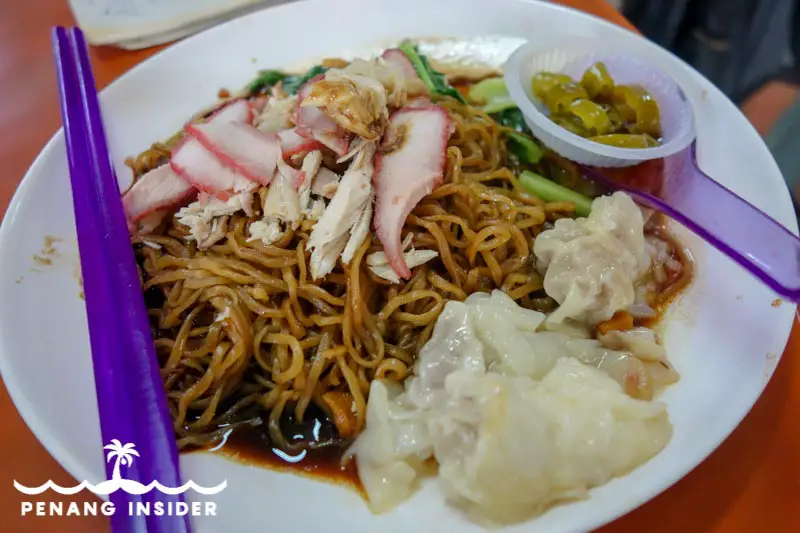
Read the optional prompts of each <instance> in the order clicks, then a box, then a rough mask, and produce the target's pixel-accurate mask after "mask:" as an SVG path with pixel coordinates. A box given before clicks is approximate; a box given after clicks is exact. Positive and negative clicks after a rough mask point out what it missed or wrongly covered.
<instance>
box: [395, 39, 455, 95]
mask: <svg viewBox="0 0 800 533" xmlns="http://www.w3.org/2000/svg"><path fill="white" fill-rule="evenodd" d="M400 50H401V51H402V52H403V53H404V54H405V55H406V57H408V60H409V61H411V64H412V65H414V70H416V71H417V74H418V75H419V77H420V79H422V81H423V82H424V83H425V86H427V87H428V91H429V92H430V93H431V96H452V97H453V98H455V99H456V100H458V101H459V102H461V103H462V104H466V101H465V100H464V97H463V96H461V93H460V92H458V90H456V89H455V88H453V86H452V85H450V84H449V83H447V78H445V76H444V74H442V73H441V72H437V71H436V70H434V69H433V67H431V65H430V63H428V58H427V57H425V56H424V55H422V54H420V53H419V49H418V48H417V46H416V45H414V44H413V43H412V42H411V41H403V42H402V43H401V44H400Z"/></svg>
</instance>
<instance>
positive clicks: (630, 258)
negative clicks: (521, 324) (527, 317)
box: [533, 193, 650, 327]
mask: <svg viewBox="0 0 800 533" xmlns="http://www.w3.org/2000/svg"><path fill="white" fill-rule="evenodd" d="M642 225H643V221H642V213H641V210H640V209H639V208H638V207H637V206H636V204H634V203H633V200H631V199H630V197H629V196H628V195H626V194H624V193H615V194H613V195H612V196H604V197H601V198H597V199H596V200H595V201H594V202H593V203H592V212H591V214H590V215H589V216H588V217H587V218H580V219H575V220H573V219H561V220H558V221H556V223H555V226H554V227H553V229H551V230H547V231H543V232H542V233H541V234H540V235H539V236H538V237H536V240H535V241H534V246H533V251H534V254H535V255H536V259H537V267H538V268H539V270H540V271H541V272H544V289H545V292H547V294H548V295H550V296H551V297H552V298H553V299H555V300H556V301H557V302H558V303H559V304H561V305H560V306H559V308H558V309H556V311H555V312H554V313H553V314H552V315H550V317H549V318H548V320H547V324H548V326H553V325H555V326H556V327H557V326H558V324H560V323H562V322H564V321H565V320H567V319H569V320H573V321H576V322H580V323H584V324H587V325H590V326H593V325H595V324H597V323H599V322H602V321H604V320H608V319H609V318H611V316H612V315H613V314H614V313H615V312H616V311H619V310H621V309H625V308H627V307H628V306H630V305H631V304H632V303H633V301H634V299H635V292H634V283H635V281H636V280H637V279H639V278H640V277H641V276H642V275H644V274H645V272H647V270H648V268H649V267H650V256H649V254H648V253H647V250H646V248H645V240H644V232H643V229H642Z"/></svg>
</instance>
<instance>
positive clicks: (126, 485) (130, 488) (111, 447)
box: [14, 439, 228, 496]
mask: <svg viewBox="0 0 800 533" xmlns="http://www.w3.org/2000/svg"><path fill="white" fill-rule="evenodd" d="M103 450H107V453H106V462H107V463H110V462H111V460H112V459H113V460H114V468H113V471H112V472H111V479H107V480H105V481H102V482H100V483H98V484H97V485H93V484H91V483H89V482H88V481H86V480H84V481H81V482H80V483H79V484H78V485H75V486H74V487H62V486H60V485H56V484H55V483H53V480H52V479H48V480H47V482H46V483H44V484H42V485H40V486H38V487H27V486H25V485H22V484H21V483H18V482H17V481H16V480H14V488H16V489H17V490H18V491H20V492H22V493H23V494H28V495H31V496H33V495H36V494H41V493H43V492H45V491H47V490H53V491H55V492H57V493H59V494H63V495H71V494H76V493H78V492H80V491H82V490H84V489H88V490H89V491H91V492H93V493H95V494H97V495H98V496H104V495H107V494H112V493H114V492H116V491H118V490H122V491H123V492H127V493H128V494H147V493H148V492H150V491H151V490H154V489H155V490H157V491H159V492H161V493H163V494H169V495H176V494H183V493H184V492H186V491H187V490H194V491H195V492H197V493H198V494H203V495H206V496H210V495H213V494H217V493H219V492H221V491H222V490H223V489H225V487H227V486H228V481H227V480H225V481H223V482H222V483H220V484H219V485H216V486H214V487H204V486H201V485H198V484H197V483H195V482H194V481H192V480H191V479H190V480H189V481H187V482H186V483H184V484H183V485H181V486H180V487H166V486H164V485H162V484H161V483H160V482H159V481H158V480H153V481H151V482H150V483H149V484H147V485H143V484H142V483H140V482H139V481H137V480H135V479H125V478H123V477H122V474H121V473H120V467H122V466H131V465H132V464H133V458H134V457H141V456H140V455H139V452H138V451H137V450H136V445H135V444H133V443H132V442H129V443H127V444H122V442H120V441H119V440H117V439H111V443H110V444H106V445H105V446H103Z"/></svg>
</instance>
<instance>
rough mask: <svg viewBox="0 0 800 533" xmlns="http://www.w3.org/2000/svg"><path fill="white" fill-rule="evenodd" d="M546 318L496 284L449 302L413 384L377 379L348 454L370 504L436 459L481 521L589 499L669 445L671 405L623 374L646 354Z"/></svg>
mask: <svg viewBox="0 0 800 533" xmlns="http://www.w3.org/2000/svg"><path fill="white" fill-rule="evenodd" d="M493 317H494V318H493ZM542 318H543V317H542V316H540V314H539V313H535V312H532V311H526V310H524V309H522V308H520V307H519V306H517V304H516V303H514V302H513V301H512V300H511V299H510V298H509V297H508V296H507V295H505V294H503V293H502V292H500V291H494V292H493V293H492V294H491V295H486V294H480V295H478V294H476V295H472V296H470V297H469V298H467V300H466V301H465V302H463V303H461V302H454V301H451V302H448V303H447V305H446V306H445V308H444V310H443V311H442V314H441V315H440V317H439V319H438V320H437V322H436V326H435V327H434V331H433V335H432V336H431V339H430V340H429V341H428V343H426V344H425V346H424V348H423V349H422V352H421V353H420V355H419V358H418V361H417V366H416V368H415V376H414V377H412V378H410V379H409V380H408V381H407V382H406V389H405V392H402V393H399V394H398V393H397V392H395V391H397V389H398V387H397V385H394V384H389V383H386V384H384V383H383V382H381V381H379V380H376V381H373V382H372V387H371V389H370V396H369V402H368V404H367V424H366V428H365V430H364V432H363V433H362V434H361V436H359V438H358V439H357V440H356V442H355V444H354V445H353V447H352V448H351V450H350V452H349V453H351V454H354V455H355V456H356V460H357V462H358V470H359V475H360V476H361V480H362V482H363V484H364V488H365V490H366V491H367V495H368V497H369V500H370V506H371V507H372V509H373V510H374V511H376V512H382V511H386V510H388V509H390V508H392V507H393V506H395V505H397V504H398V503H400V502H401V501H403V500H405V499H406V498H407V497H408V496H410V495H411V493H412V492H413V490H414V488H415V486H416V483H417V479H418V478H419V477H420V475H421V472H422V464H423V462H424V461H425V460H426V459H428V458H431V457H433V458H435V459H436V461H437V462H438V464H439V473H438V478H439V483H440V486H441V488H442V491H443V493H444V494H445V497H446V498H447V500H448V501H449V502H450V503H453V504H455V505H458V506H459V507H461V508H463V509H464V510H465V511H466V512H468V513H469V514H470V515H472V518H474V519H475V520H478V521H481V522H488V523H508V522H515V521H519V520H522V519H524V518H527V517H530V516H534V515H536V514H538V513H540V512H542V511H543V510H544V509H545V508H546V507H548V506H549V505H551V504H552V503H554V502H555V501H557V500H563V499H572V498H581V497H584V496H585V494H586V491H587V490H588V489H589V488H591V487H593V486H597V485H600V484H602V483H605V482H606V481H608V480H609V479H611V478H612V477H615V476H619V475H622V474H625V473H627V472H628V471H629V470H631V469H633V468H634V467H636V466H638V465H640V464H642V463H643V462H645V461H647V460H648V459H650V458H651V457H652V456H653V455H655V454H656V453H658V452H659V451H660V450H661V449H662V448H663V447H664V446H665V445H666V443H667V442H668V440H669V437H670V435H671V431H672V430H671V426H670V423H669V420H668V418H667V413H666V410H665V407H664V405H663V404H660V403H648V402H644V401H641V400H636V399H634V398H631V397H630V396H628V395H626V394H625V393H624V392H623V390H622V388H621V386H620V384H619V383H618V382H617V381H620V382H622V383H625V380H626V377H627V376H628V375H629V373H630V372H629V370H630V365H631V364H632V362H636V363H638V364H639V365H640V366H641V365H642V363H641V361H639V360H638V359H636V358H634V357H632V356H631V355H630V354H627V353H623V352H615V351H613V350H609V349H607V348H604V347H603V346H601V345H600V344H599V343H598V342H597V341H595V340H591V339H579V338H573V337H569V336H568V335H565V334H563V333H558V332H548V331H545V332H535V331H534V330H535V329H536V325H538V324H539V323H540V322H541V320H542ZM495 328H497V329H495ZM509 354H511V355H509ZM581 361H583V362H581ZM584 363H586V364H584ZM487 367H488V370H489V371H487ZM609 374H610V375H612V376H613V379H612V377H609ZM532 376H540V377H541V380H538V378H533V377H532Z"/></svg>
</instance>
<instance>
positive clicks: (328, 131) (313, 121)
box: [294, 75, 350, 155]
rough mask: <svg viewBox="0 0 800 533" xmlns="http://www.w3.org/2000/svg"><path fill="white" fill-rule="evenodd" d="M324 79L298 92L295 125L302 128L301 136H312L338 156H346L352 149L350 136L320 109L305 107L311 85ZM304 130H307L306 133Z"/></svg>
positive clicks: (312, 81) (314, 79) (311, 82)
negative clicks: (304, 102) (350, 148)
mask: <svg viewBox="0 0 800 533" xmlns="http://www.w3.org/2000/svg"><path fill="white" fill-rule="evenodd" d="M320 79H322V76H321V75H320V76H317V77H316V78H312V79H311V80H309V81H308V82H307V83H306V84H305V85H303V86H302V87H301V88H300V91H298V93H297V96H298V102H299V105H298V106H297V113H296V115H295V120H294V121H295V123H296V124H297V125H298V126H300V128H298V133H299V134H300V135H308V133H310V134H311V136H312V137H313V138H314V139H316V140H318V141H319V142H321V143H322V144H324V145H325V146H327V147H328V148H330V149H331V150H333V151H334V152H336V153H337V154H338V155H344V154H346V153H347V152H348V149H349V147H350V134H349V133H348V132H346V131H345V130H344V129H343V128H341V127H340V126H339V125H338V124H336V122H334V121H333V120H332V119H331V118H330V117H328V116H327V115H326V114H325V113H323V112H322V111H321V110H320V109H319V108H318V107H314V106H303V100H305V99H306V97H308V94H309V92H311V85H312V84H313V83H314V82H316V81H319V80H320ZM302 128H305V130H307V131H304V130H303V129H302Z"/></svg>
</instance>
